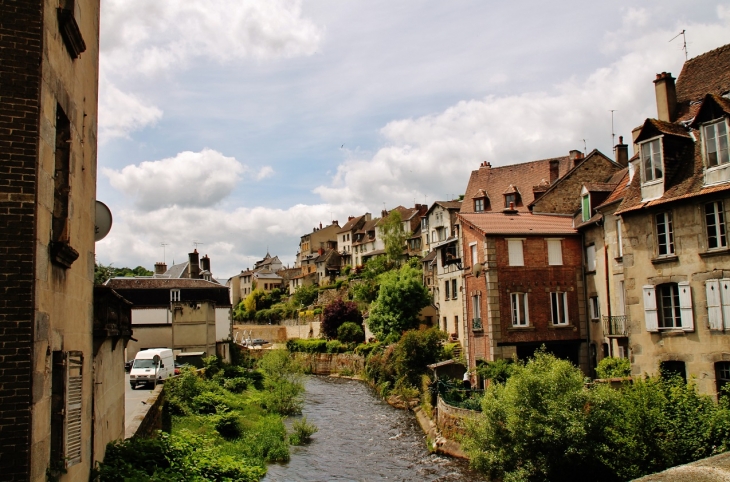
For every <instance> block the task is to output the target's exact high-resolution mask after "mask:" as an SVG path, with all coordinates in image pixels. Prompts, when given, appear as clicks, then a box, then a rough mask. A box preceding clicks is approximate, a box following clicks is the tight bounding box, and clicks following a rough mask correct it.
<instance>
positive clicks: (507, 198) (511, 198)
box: [504, 193, 517, 208]
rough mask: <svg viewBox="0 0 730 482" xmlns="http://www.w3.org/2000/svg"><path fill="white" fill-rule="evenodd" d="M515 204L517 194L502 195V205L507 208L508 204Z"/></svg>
mask: <svg viewBox="0 0 730 482" xmlns="http://www.w3.org/2000/svg"><path fill="white" fill-rule="evenodd" d="M516 205H517V194H515V193H512V194H505V195H504V207H506V208H508V207H510V206H516Z"/></svg>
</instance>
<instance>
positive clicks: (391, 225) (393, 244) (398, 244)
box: [380, 209, 410, 262]
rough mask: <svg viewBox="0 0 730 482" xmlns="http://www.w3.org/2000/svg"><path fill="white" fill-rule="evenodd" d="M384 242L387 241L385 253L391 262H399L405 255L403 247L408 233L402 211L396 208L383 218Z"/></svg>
mask: <svg viewBox="0 0 730 482" xmlns="http://www.w3.org/2000/svg"><path fill="white" fill-rule="evenodd" d="M380 229H381V232H382V234H383V243H385V255H386V256H387V258H388V260H389V261H391V262H397V261H398V260H399V259H400V258H402V257H403V248H404V247H405V244H406V235H407V234H410V233H406V232H405V231H404V230H403V219H402V218H401V215H400V211H396V210H395V209H394V210H392V211H391V212H390V214H388V217H387V218H385V219H384V220H383V224H382V226H381V228H380Z"/></svg>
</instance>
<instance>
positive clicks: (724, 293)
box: [720, 278, 730, 330]
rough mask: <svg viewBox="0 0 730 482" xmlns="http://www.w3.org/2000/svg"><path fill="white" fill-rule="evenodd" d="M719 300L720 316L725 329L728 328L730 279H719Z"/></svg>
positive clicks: (729, 324)
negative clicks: (720, 305)
mask: <svg viewBox="0 0 730 482" xmlns="http://www.w3.org/2000/svg"><path fill="white" fill-rule="evenodd" d="M720 302H721V303H722V318H723V320H724V324H725V329H726V330H730V279H728V278H723V279H721V280H720Z"/></svg>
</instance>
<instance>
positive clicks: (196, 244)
mask: <svg viewBox="0 0 730 482" xmlns="http://www.w3.org/2000/svg"><path fill="white" fill-rule="evenodd" d="M203 244H205V243H201V242H200V241H193V245H194V246H195V249H198V246H201V245H203Z"/></svg>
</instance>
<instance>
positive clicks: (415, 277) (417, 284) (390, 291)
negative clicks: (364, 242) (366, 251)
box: [368, 264, 431, 340]
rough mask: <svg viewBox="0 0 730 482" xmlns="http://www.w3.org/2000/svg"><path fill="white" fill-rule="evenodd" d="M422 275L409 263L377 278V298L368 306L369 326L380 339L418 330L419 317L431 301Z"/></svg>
mask: <svg viewBox="0 0 730 482" xmlns="http://www.w3.org/2000/svg"><path fill="white" fill-rule="evenodd" d="M422 277H423V276H422V272H421V271H420V270H418V269H416V268H413V267H412V266H410V265H409V264H405V265H403V266H402V267H401V268H400V269H399V270H397V271H389V272H387V273H383V274H382V275H381V276H380V289H379V290H378V297H377V298H376V300H375V301H374V302H373V303H372V305H371V306H370V317H369V319H368V326H369V327H370V330H371V331H372V332H373V333H374V334H375V335H376V336H377V337H378V338H379V339H381V340H383V339H385V337H386V336H388V335H389V334H390V333H397V334H400V333H402V332H404V331H406V330H409V329H412V328H417V327H418V314H419V313H420V312H421V309H422V308H424V307H425V306H427V305H428V304H429V303H430V302H431V295H430V294H429V292H428V290H427V289H426V287H425V286H423V283H422Z"/></svg>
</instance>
